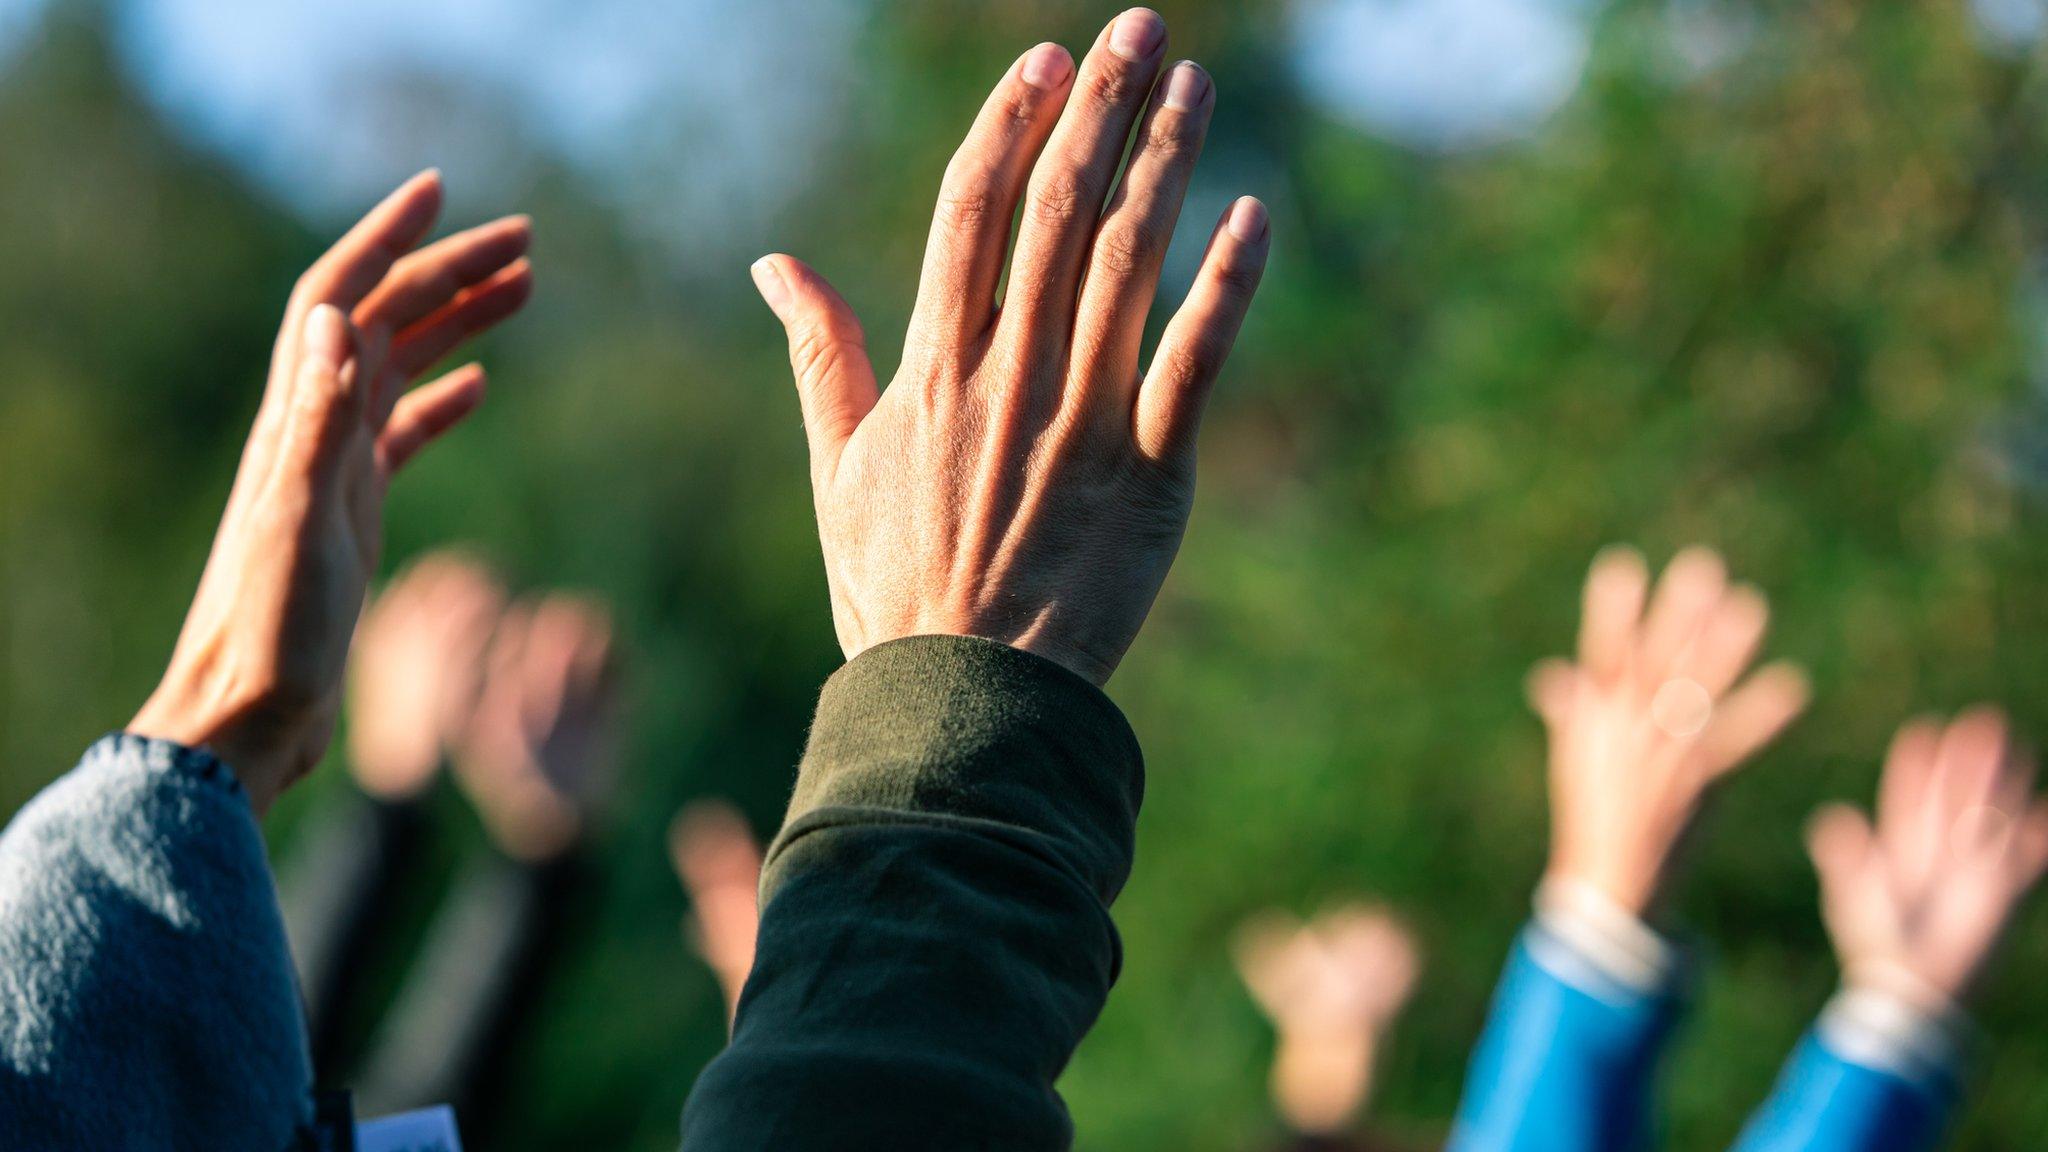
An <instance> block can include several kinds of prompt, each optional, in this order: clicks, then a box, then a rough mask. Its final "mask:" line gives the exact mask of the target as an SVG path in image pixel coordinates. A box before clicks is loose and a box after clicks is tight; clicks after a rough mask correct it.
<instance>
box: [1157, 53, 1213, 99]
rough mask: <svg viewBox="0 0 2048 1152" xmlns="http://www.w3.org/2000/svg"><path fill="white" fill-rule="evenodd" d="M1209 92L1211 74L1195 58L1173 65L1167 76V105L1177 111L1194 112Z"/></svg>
mask: <svg viewBox="0 0 2048 1152" xmlns="http://www.w3.org/2000/svg"><path fill="white" fill-rule="evenodd" d="M1208 94H1209V74H1208V73H1207V72H1204V71H1203V70H1202V66H1201V65H1200V64H1197V63H1195V62H1194V61H1193V60H1183V61H1181V62H1180V63H1178V64H1175V65H1174V66H1173V72H1172V73H1171V74H1169V75H1168V76H1167V77H1166V106H1167V107H1168V108H1171V109H1173V110H1174V111H1176V112H1192V111H1194V110H1195V108H1196V107H1197V106H1198V105H1200V104H1201V102H1202V97H1204V96H1207V95H1208Z"/></svg>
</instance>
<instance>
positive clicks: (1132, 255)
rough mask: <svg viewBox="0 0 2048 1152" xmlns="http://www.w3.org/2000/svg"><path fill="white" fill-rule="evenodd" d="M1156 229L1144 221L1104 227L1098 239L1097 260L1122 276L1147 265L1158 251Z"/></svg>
mask: <svg viewBox="0 0 2048 1152" xmlns="http://www.w3.org/2000/svg"><path fill="white" fill-rule="evenodd" d="M1158 248H1159V244H1158V236H1157V235H1156V230H1155V229H1153V228H1152V227H1150V226H1148V225H1146V224H1143V223H1123V224H1117V225H1113V226H1111V227H1108V228H1104V229H1103V230H1102V234H1101V235H1100V236H1097V237H1096V239H1095V263H1096V264H1098V265H1099V266H1101V267H1102V268H1103V270H1104V271H1107V272H1111V273H1114V274H1116V275H1118V276H1132V275H1135V274H1137V273H1138V272H1139V271H1140V270H1142V269H1143V268H1145V267H1146V266H1147V265H1148V264H1149V263H1150V262H1151V259H1152V256H1153V254H1154V253H1155V252H1157V251H1158Z"/></svg>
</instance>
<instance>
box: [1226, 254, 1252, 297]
mask: <svg viewBox="0 0 2048 1152" xmlns="http://www.w3.org/2000/svg"><path fill="white" fill-rule="evenodd" d="M1260 271H1261V269H1260V268H1259V266H1258V265H1257V264H1255V263H1252V262H1251V261H1248V260H1224V261H1222V262H1221V263H1219V264H1218V265H1217V266H1216V283H1218V284H1220V285H1222V286H1223V288H1224V289H1225V290H1227V291H1228V292H1230V293H1231V294H1232V295H1234V296H1249V295H1251V294H1252V293H1253V292H1255V291H1257V290H1258V287H1259V274H1260Z"/></svg>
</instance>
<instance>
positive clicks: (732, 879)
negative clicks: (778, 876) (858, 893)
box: [668, 800, 761, 1021]
mask: <svg viewBox="0 0 2048 1152" xmlns="http://www.w3.org/2000/svg"><path fill="white" fill-rule="evenodd" d="M668 851H669V861H670V863H672V864H674V865H675V870H676V876H677V878H678V879H680V880H681V881H682V882H683V889H684V891H686V892H688V893H689V894H690V920H689V923H688V925H687V926H686V928H685V932H686V934H687V935H688V936H689V939H690V944H691V946H692V947H694V948H696V949H697V953H698V954H699V955H701V956H703V957H704V963H706V964H707V965H709V966H710V968H711V971H712V973H713V974H714V975H716V976H717V977H718V986H719V989H720V990H721V991H722V992H723V993H724V994H725V1015H726V1019H727V1020H728V1021H730V1020H731V1019H732V1017H733V1015H734V1013H736V1012H737V1011H738V1010H739V1003H740V992H741V991H742V990H743V989H744V988H745V987H746V984H747V973H748V972H751V971H752V970H753V967H754V941H755V937H756V936H757V935H759V932H760V927H761V910H760V905H759V898H760V887H761V842H760V841H758V840H756V839H754V830H753V828H752V827H750V826H749V825H748V824H747V818H746V817H745V816H743V815H741V814H740V811H739V809H737V808H734V807H733V806H732V805H730V804H728V803H726V802H725V801H723V800H700V801H698V802H696V803H695V804H692V805H690V806H689V807H687V808H685V809H683V810H682V811H681V812H678V813H677V814H676V818H675V820H674V821H672V822H671V823H670V824H669V829H668Z"/></svg>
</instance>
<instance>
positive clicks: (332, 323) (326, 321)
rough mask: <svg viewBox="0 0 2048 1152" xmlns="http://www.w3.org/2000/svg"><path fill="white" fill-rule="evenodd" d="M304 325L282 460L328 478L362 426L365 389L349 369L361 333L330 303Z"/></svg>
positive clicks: (316, 307) (291, 393) (319, 308)
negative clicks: (328, 474) (361, 401)
mask: <svg viewBox="0 0 2048 1152" xmlns="http://www.w3.org/2000/svg"><path fill="white" fill-rule="evenodd" d="M303 327H304V329H305V331H304V332H303V333H302V334H301V336H300V339H299V367H298V371H297V373H296V374H295V375H294V377H293V380H292V386H291V392H290V393H289V397H290V403H289V405H288V415H287V417H286V425H285V444H286V446H287V447H286V453H285V455H284V456H283V457H282V460H283V461H284V462H288V463H290V464H291V465H293V466H294V467H295V468H297V469H303V470H304V472H303V474H305V475H312V476H324V475H326V474H327V473H329V472H331V471H332V470H333V469H334V467H335V466H336V464H337V462H338V461H339V460H340V459H341V458H342V454H343V449H344V448H345V447H346V445H347V444H348V442H349V437H350V434H351V433H352V432H354V431H355V430H356V429H358V428H360V427H362V412H361V403H360V398H361V395H362V389H361V388H360V387H358V386H357V384H356V379H355V376H356V374H355V373H353V372H351V371H350V370H349V368H350V358H351V357H352V356H353V355H354V354H355V350H356V347H357V344H358V337H357V334H356V333H355V332H354V331H353V330H352V329H351V328H350V326H349V322H348V318H347V317H346V316H344V315H342V313H341V310H340V309H339V308H336V307H334V306H332V305H329V304H321V305H317V306H315V307H314V308H313V309H312V311H311V312H310V313H308V314H307V317H306V322H305V324H304V325H303Z"/></svg>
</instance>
